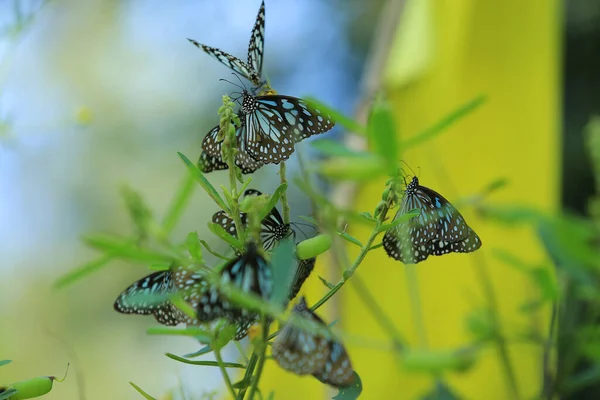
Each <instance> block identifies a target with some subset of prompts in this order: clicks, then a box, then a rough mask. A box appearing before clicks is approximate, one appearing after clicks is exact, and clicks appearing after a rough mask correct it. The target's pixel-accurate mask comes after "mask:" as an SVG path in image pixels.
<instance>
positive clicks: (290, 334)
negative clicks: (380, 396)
mask: <svg viewBox="0 0 600 400" xmlns="http://www.w3.org/2000/svg"><path fill="white" fill-rule="evenodd" d="M292 312H293V313H294V314H295V315H298V316H300V317H302V318H304V319H307V320H309V321H313V322H316V323H317V324H319V325H323V326H325V322H324V321H323V320H322V319H321V318H319V316H318V315H316V314H315V313H314V312H312V311H311V310H310V309H309V308H308V306H307V304H306V300H305V299H304V297H302V298H300V300H299V301H298V303H297V304H296V305H295V306H294V308H293V309H292ZM272 355H273V358H274V359H275V361H276V362H277V363H278V364H279V365H280V366H281V367H282V368H283V369H286V370H288V371H290V372H294V373H295V374H298V375H306V374H312V375H313V376H314V377H315V378H317V379H319V380H320V381H321V382H323V383H327V384H329V385H332V386H335V387H338V388H341V387H347V386H350V385H351V384H352V383H353V382H354V370H353V369H352V363H351V362H350V358H349V357H348V353H347V352H346V349H345V348H344V346H343V345H342V344H341V343H340V342H338V341H336V340H333V339H328V338H325V337H323V336H321V335H318V334H315V333H312V332H308V331H306V330H303V329H300V328H298V327H297V326H295V325H292V324H289V323H288V324H286V325H285V326H284V327H283V329H282V330H281V331H280V333H279V335H277V337H276V338H275V340H274V341H273V346H272Z"/></svg>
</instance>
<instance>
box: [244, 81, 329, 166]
mask: <svg viewBox="0 0 600 400" xmlns="http://www.w3.org/2000/svg"><path fill="white" fill-rule="evenodd" d="M239 116H240V120H243V121H244V122H243V123H242V126H243V128H244V129H243V130H242V131H241V132H240V135H239V140H238V146H239V148H240V151H241V152H243V153H246V154H248V155H249V156H250V157H252V158H253V159H255V160H256V161H259V162H262V163H265V164H279V163H280V162H281V161H285V160H287V159H288V158H289V157H290V156H291V155H292V153H293V152H294V145H295V144H296V143H298V142H300V141H301V140H303V139H306V138H308V137H310V136H313V135H316V134H319V133H324V132H327V131H328V130H330V129H331V128H333V126H334V125H335V122H334V121H333V119H332V117H331V116H329V115H327V114H325V113H323V112H321V111H320V110H319V109H318V108H314V107H311V106H310V105H308V103H306V101H304V100H302V99H299V98H297V97H292V96H283V95H265V96H253V95H252V94H250V93H249V92H248V91H247V90H244V91H243V99H242V106H241V109H240V115H239Z"/></svg>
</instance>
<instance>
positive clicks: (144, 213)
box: [121, 186, 153, 240]
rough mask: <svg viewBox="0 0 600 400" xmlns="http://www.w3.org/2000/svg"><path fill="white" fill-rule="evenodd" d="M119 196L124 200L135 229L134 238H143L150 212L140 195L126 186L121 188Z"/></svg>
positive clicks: (149, 220)
mask: <svg viewBox="0 0 600 400" xmlns="http://www.w3.org/2000/svg"><path fill="white" fill-rule="evenodd" d="M121 196H122V197H123V199H124V200H125V205H126V207H127V211H128V212H129V217H130V218H131V221H132V222H133V224H134V226H135V229H136V236H137V237H136V239H138V240H145V239H146V238H147V237H148V230H149V228H148V227H149V226H150V224H151V223H152V220H153V219H152V212H151V211H150V208H149V207H148V206H147V205H146V203H145V202H144V199H143V198H142V196H141V195H140V194H139V193H138V192H136V191H135V190H133V189H131V188H130V187H128V186H124V187H122V188H121Z"/></svg>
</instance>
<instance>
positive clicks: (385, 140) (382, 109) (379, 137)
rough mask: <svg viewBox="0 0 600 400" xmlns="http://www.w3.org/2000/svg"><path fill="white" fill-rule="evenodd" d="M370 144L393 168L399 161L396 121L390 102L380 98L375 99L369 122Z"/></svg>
mask: <svg viewBox="0 0 600 400" xmlns="http://www.w3.org/2000/svg"><path fill="white" fill-rule="evenodd" d="M367 131H368V134H369V144H370V145H371V148H372V150H373V151H374V152H375V153H376V154H378V155H380V156H381V157H382V158H383V159H384V160H386V162H387V164H388V167H389V168H390V169H392V168H393V167H394V166H395V165H396V163H397V162H398V159H399V156H398V140H397V136H396V123H395V122H394V117H393V114H392V110H391V108H390V106H389V104H388V103H387V102H386V101H383V100H381V99H378V100H376V101H375V104H374V105H373V108H372V109H371V114H370V115H369V121H368V124H367Z"/></svg>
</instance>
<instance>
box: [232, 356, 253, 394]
mask: <svg viewBox="0 0 600 400" xmlns="http://www.w3.org/2000/svg"><path fill="white" fill-rule="evenodd" d="M257 362H258V355H257V354H256V351H253V352H252V355H251V356H250V361H248V365H247V367H246V373H245V374H244V381H247V380H249V379H250V377H252V375H253V374H254V369H255V368H256V364H257ZM245 394H246V388H243V389H240V391H239V392H238V395H237V397H236V399H237V400H242V399H243V398H244V395H245Z"/></svg>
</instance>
